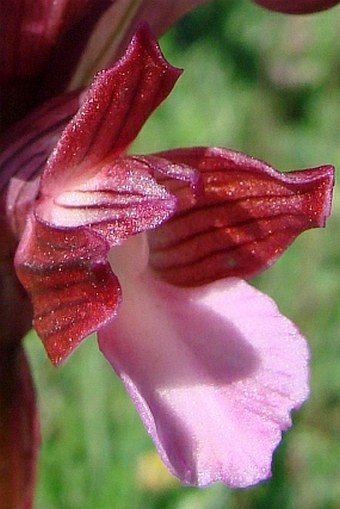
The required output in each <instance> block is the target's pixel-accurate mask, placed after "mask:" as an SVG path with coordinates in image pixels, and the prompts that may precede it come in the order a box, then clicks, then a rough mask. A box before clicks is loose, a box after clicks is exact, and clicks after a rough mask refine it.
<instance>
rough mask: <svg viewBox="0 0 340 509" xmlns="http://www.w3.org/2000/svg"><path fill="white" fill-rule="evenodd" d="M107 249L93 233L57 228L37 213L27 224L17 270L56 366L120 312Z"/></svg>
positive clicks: (106, 245)
mask: <svg viewBox="0 0 340 509" xmlns="http://www.w3.org/2000/svg"><path fill="white" fill-rule="evenodd" d="M108 249H109V247H108V243H107V242H106V240H105V239H103V238H102V237H100V236H99V235H98V234H97V233H95V232H93V231H91V230H90V229H87V228H73V229H66V228H64V229H60V228H59V229H58V228H55V227H52V226H49V225H47V224H44V223H43V222H41V221H39V220H37V218H36V217H35V216H34V215H33V214H32V215H31V217H30V218H29V220H28V223H27V226H26V229H25V231H24V235H23V237H22V239H21V242H20V244H19V247H18V250H17V253H16V257H15V267H16V272H17V275H18V277H19V279H20V281H21V283H22V284H23V286H24V287H25V289H26V290H27V292H28V293H29V294H30V296H31V299H32V302H33V307H34V327H35V329H36V331H37V333H38V334H39V336H40V337H41V338H42V340H43V342H44V345H45V348H46V350H47V353H48V355H49V357H50V358H51V360H52V362H53V363H54V364H59V363H60V362H62V361H63V360H64V359H65V358H66V357H67V356H68V355H69V354H70V353H71V352H72V350H73V349H74V348H75V347H76V346H77V345H78V344H79V343H80V341H81V340H82V339H84V338H85V337H87V336H88V335H89V334H91V333H92V332H95V331H96V330H98V329H99V328H100V327H101V326H102V325H103V324H105V323H107V322H108V321H109V320H111V319H112V318H113V317H114V316H115V314H116V312H117V307H118V305H119V303H120V299H121V296H120V294H121V292H120V286H119V283H118V280H117V278H116V277H115V275H114V274H113V273H112V271H111V269H110V266H109V264H108V262H107V260H106V257H107V252H108Z"/></svg>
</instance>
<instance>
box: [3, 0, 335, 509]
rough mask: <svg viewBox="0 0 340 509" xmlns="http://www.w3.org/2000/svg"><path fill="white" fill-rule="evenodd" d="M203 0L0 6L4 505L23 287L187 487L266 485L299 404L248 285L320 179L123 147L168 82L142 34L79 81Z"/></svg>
mask: <svg viewBox="0 0 340 509" xmlns="http://www.w3.org/2000/svg"><path fill="white" fill-rule="evenodd" d="M201 3H204V2H203V1H202V0H196V1H195V0H187V1H184V0H183V1H180V0H177V1H174V2H171V8H170V7H169V3H168V2H166V0H164V1H163V0H160V1H159V2H157V3H155V2H150V1H148V0H144V1H143V0H139V1H136V0H134V1H133V0H129V1H128V0H116V1H113V0H72V1H71V0H57V1H54V2H49V1H45V0H43V1H42V2H38V3H37V2H33V1H31V0H27V1H25V2H21V1H20V0H15V1H12V2H10V3H9V2H7V1H6V0H0V30H1V45H0V63H1V65H0V90H1V93H0V94H1V95H0V102H1V118H0V128H1V131H3V135H2V138H1V140H0V148H1V152H0V167H1V173H0V198H1V199H0V206H1V215H0V218H1V227H2V238H3V241H2V242H1V243H0V256H1V258H0V259H1V264H0V277H1V287H0V292H1V293H0V302H1V306H0V323H1V338H0V467H1V476H0V501H1V505H2V506H3V507H6V509H7V508H8V509H12V508H16V509H22V508H24V509H29V508H30V507H31V504H32V493H33V485H34V472H35V463H36V456H37V449H38V443H39V429H38V428H39V427H38V419H37V412H36V408H35V401H34V389H33V385H32V381H31V378H30V373H29V368H28V366H27V362H26V359H25V354H24V351H23V348H22V344H21V338H22V337H23V335H24V334H25V332H27V330H28V329H29V328H30V326H31V320H32V313H33V310H32V307H31V304H30V300H29V298H28V295H30V297H31V299H32V303H33V308H34V325H35V328H36V330H37V331H38V333H39V335H40V336H41V338H42V340H43V342H44V345H45V347H46V350H47V353H48V355H49V356H50V358H51V360H52V362H54V363H55V364H59V363H61V362H62V361H63V360H64V359H65V358H66V357H67V356H68V355H69V354H70V352H71V351H72V350H73V349H74V348H75V347H76V346H77V345H78V344H79V343H80V342H81V341H82V340H83V339H84V338H85V337H86V336H88V335H89V334H91V333H92V332H97V333H98V339H99V346H100V349H101V350H102V351H103V353H104V355H105V356H106V357H107V358H108V360H109V362H110V363H111V364H112V366H113V367H114V369H115V370H116V372H117V373H118V375H119V376H120V377H121V379H122V380H123V382H124V384H125V385H126V387H127V390H128V392H129V394H130V395H131V397H132V399H133V401H134V403H135V404H136V406H137V409H138V410H139V412H140V414H141V418H142V420H143V422H144V423H145V425H146V427H147V430H148V431H149V433H150V434H151V436H152V437H153V439H154V441H155V444H156V447H157V449H158V451H159V453H160V455H161V457H162V459H163V460H164V462H165V463H166V465H167V466H168V467H169V469H170V470H171V471H172V472H173V473H174V474H175V475H177V476H178V477H179V478H180V479H181V480H182V481H183V482H184V483H189V484H198V485H206V484H209V483H211V482H214V481H216V480H222V481H223V482H225V483H226V484H228V485H230V486H248V485H251V484H254V483H256V482H258V481H260V480H261V479H264V478H266V477H268V476H269V475H270V462H271V456H272V452H273V449H274V448H275V447H276V445H277V443H278V441H279V439H280V435H281V431H282V430H284V429H286V428H287V427H288V426H289V425H290V416H289V414H290V411H291V410H293V409H294V408H297V407H298V406H299V405H300V404H301V403H302V402H303V401H304V399H305V398H306V396H307V394H308V383H307V378H308V370H307V364H308V350H307V347H306V342H305V340H304V338H303V337H302V336H301V335H300V333H299V332H298V331H297V329H296V328H295V326H294V325H293V324H292V323H291V322H290V321H289V320H287V319H286V318H284V317H283V316H282V315H280V313H279V312H278V310H277V308H276V306H275V304H274V303H273V302H272V301H271V299H269V298H268V297H266V296H264V295H263V294H261V293H260V292H258V291H257V290H255V289H253V288H252V287H250V286H249V285H248V284H247V283H246V282H245V279H247V278H249V277H251V276H252V275H254V274H256V273H258V272H260V271H261V270H264V269H265V268H267V267H268V266H269V265H271V264H272V263H273V262H274V261H275V259H276V258H277V257H278V256H279V255H280V254H281V253H282V252H283V251H284V249H285V248H286V247H287V246H288V245H289V244H290V243H291V242H292V241H293V239H294V238H295V237H296V236H297V235H298V234H299V233H300V232H302V231H303V230H305V229H308V228H313V227H319V226H323V225H324V222H325V220H326V217H327V216H328V214H329V208H330V200H331V188H332V179H333V169H332V167H330V166H322V167H319V168H315V169H310V170H304V171H301V170H300V171H296V172H289V173H286V174H281V173H279V172H278V171H277V170H275V169H273V168H271V167H270V166H268V165H267V164H265V163H263V162H261V161H257V160H255V159H252V158H250V157H248V156H245V155H243V154H240V153H237V152H233V151H231V150H227V149H221V148H204V147H199V148H195V149H193V148H190V149H179V150H173V151H167V152H160V153H158V154H151V155H147V156H144V155H143V156H142V155H135V156H132V155H127V152H126V151H127V149H128V147H129V145H130V144H131V142H132V141H133V140H134V139H135V137H136V136H137V134H138V131H139V130H140V128H141V127H142V125H143V124H144V122H145V121H146V119H147V118H148V116H149V115H150V114H151V113H152V111H153V110H154V109H155V108H156V107H157V106H158V105H159V104H160V103H161V102H162V101H163V100H164V99H165V98H166V96H167V95H168V94H169V93H170V91H171V89H172V87H173V86H174V84H175V82H176V80H177V78H178V77H179V75H180V71H179V70H178V69H175V68H173V67H171V66H170V65H169V64H168V63H167V62H166V61H165V60H164V58H163V57H162V55H161V53H160V50H159V48H158V46H157V44H156V42H155V41H154V40H153V39H152V38H151V36H150V34H149V31H148V30H147V29H146V28H142V29H140V30H139V32H138V33H137V34H136V36H135V37H134V39H133V41H132V42H131V43H130V45H129V47H128V50H127V51H126V53H125V55H124V56H123V57H122V58H121V60H119V61H118V63H116V64H115V65H114V66H113V67H112V68H108V69H107V70H105V71H101V72H100V73H99V74H98V75H97V77H96V78H95V80H94V82H93V83H92V85H91V87H90V88H89V90H88V91H87V92H85V93H84V94H83V93H82V92H80V91H79V89H78V87H83V86H85V85H86V84H88V82H89V81H90V80H91V77H92V74H93V72H94V71H96V70H99V69H100V68H101V67H102V66H106V65H107V66H110V65H111V64H112V62H114V61H115V59H116V57H117V55H121V54H122V53H123V50H124V48H125V47H126V45H127V42H128V39H129V36H130V34H131V33H132V32H133V30H134V27H135V26H136V24H138V22H139V21H142V20H148V22H149V23H150V25H151V27H152V29H153V31H154V32H155V33H156V34H158V35H159V34H160V33H162V32H163V31H164V30H165V29H166V28H167V27H168V26H169V25H170V24H171V23H173V22H174V21H175V20H176V19H177V18H178V17H180V16H181V15H182V14H184V13H185V12H186V11H188V10H190V9H191V8H193V7H194V6H196V5H199V4H201ZM65 54H67V58H64V55H65ZM67 91H68V92H67ZM43 100H46V101H47V102H45V103H44V104H43V105H41V103H42V101H43ZM32 109H33V111H32V112H31V113H29V114H28V112H29V111H31V110H32ZM18 119H21V120H20V121H19V122H17V123H15V121H16V120H18ZM18 242H19V247H18V249H17V245H18ZM15 252H16V255H15V266H16V272H17V275H18V277H19V279H20V281H21V283H22V285H23V286H21V284H20V283H19V281H18V279H17V277H16V274H15V273H14V268H13V258H14V254H15ZM23 287H25V289H26V291H25V290H24V288H23ZM12 317H14V319H12ZM18 317H19V318H18ZM203 414H204V420H202V415H203Z"/></svg>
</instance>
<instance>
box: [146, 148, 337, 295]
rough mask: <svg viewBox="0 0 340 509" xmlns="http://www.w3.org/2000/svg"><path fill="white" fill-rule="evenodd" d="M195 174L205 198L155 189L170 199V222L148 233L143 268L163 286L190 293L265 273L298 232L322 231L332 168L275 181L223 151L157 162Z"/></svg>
mask: <svg viewBox="0 0 340 509" xmlns="http://www.w3.org/2000/svg"><path fill="white" fill-rule="evenodd" d="M157 156H159V157H162V158H164V159H166V160H168V161H169V163H173V164H176V165H178V166H180V165H181V164H182V165H184V166H185V167H191V168H193V169H195V170H196V171H198V172H199V173H200V174H201V178H202V181H203V188H204V192H203V193H199V194H196V195H193V193H192V192H191V190H190V189H189V187H188V186H187V185H185V184H184V183H180V182H178V181H172V180H169V179H167V178H166V177H164V176H162V177H159V178H158V181H159V182H160V183H162V184H163V185H166V187H168V189H169V190H171V192H172V193H173V194H175V195H176V196H177V199H178V201H179V205H178V207H177V212H176V214H175V216H174V217H173V218H171V220H169V221H167V222H166V223H165V224H164V225H162V226H161V227H160V228H158V229H157V230H155V231H153V232H149V244H150V264H151V266H152V268H153V269H154V270H156V271H157V273H158V274H159V275H160V276H161V277H162V278H163V279H165V280H166V281H168V282H170V283H172V284H175V285H180V286H197V285H201V284H205V283H207V282H211V281H215V280H217V279H220V278H223V277H230V276H232V277H233V276H237V277H242V278H248V277H250V276H253V275H255V274H256V273H258V272H259V271H262V270H264V269H266V268H267V267H268V266H269V265H271V264H272V263H273V262H274V261H275V260H276V259H277V258H278V256H279V255H280V254H281V253H282V252H283V251H284V250H285V249H286V248H287V246H288V245H289V244H290V243H291V242H292V241H293V240H294V239H295V237H297V235H299V234H300V233H301V232H302V231H304V230H306V229H308V228H315V227H319V226H324V223H325V220H326V218H327V216H328V214H329V210H330V204H331V193H332V187H333V172H334V169H333V168H332V167H331V166H321V167H319V168H314V169H309V170H301V171H295V172H288V173H280V172H278V171H277V170H275V169H274V168H272V167H270V166H268V165H267V164H265V163H264V162H262V161H258V160H256V159H253V158H251V157H249V156H246V155H244V154H241V153H238V152H233V151H231V150H227V149H217V148H193V149H179V150H172V151H168V152H163V153H161V154H157Z"/></svg>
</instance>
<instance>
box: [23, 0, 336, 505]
mask: <svg viewBox="0 0 340 509" xmlns="http://www.w3.org/2000/svg"><path fill="white" fill-rule="evenodd" d="M339 21H340V8H336V9H334V10H330V11H327V12H323V13H320V14H317V15H314V16H302V17H297V16H283V15H279V14H274V13H270V12H268V11H265V10H262V9H261V8H259V7H257V6H255V5H253V4H252V3H251V2H250V1H247V0H244V1H243V0H235V1H231V0H221V1H215V2H210V3H208V4H206V5H204V6H202V7H201V8H200V9H197V10H196V11H195V12H193V13H191V14H189V15H188V16H186V17H185V18H183V19H182V20H181V22H180V23H178V24H177V25H176V27H174V28H173V29H172V31H170V32H169V33H168V34H167V35H166V36H165V37H164V38H163V39H162V41H161V45H162V48H163V51H164V53H165V55H166V57H167V58H168V59H169V61H170V62H171V63H172V64H174V65H177V66H179V67H183V68H184V69H185V73H184V75H183V76H182V77H181V79H180V81H179V83H178V84H177V85H176V87H175V90H174V91H173V92H172V94H171V96H170V97H169V98H168V99H167V101H166V102H165V103H164V104H163V105H162V106H161V107H160V108H159V110H158V111H157V112H156V113H155V114H154V115H153V117H152V118H151V119H150V120H149V121H148V123H147V125H146V126H145V128H144V129H143V131H142V132H141V134H140V136H139V138H138V140H137V141H136V143H135V146H134V147H132V148H133V151H134V152H142V153H147V152H149V151H154V150H161V149H166V148H170V147H176V146H192V145H220V146H226V147H229V148H233V149H235V150H240V151H243V152H247V153H249V154H251V155H253V156H255V157H258V158H260V159H264V160H266V161H267V162H269V163H270V164H272V165H273V166H275V167H277V168H279V169H281V170H288V169H295V168H304V167H310V166H318V165H320V164H324V163H331V164H334V165H336V166H338V167H339V166H340V145H339V139H340V119H339V103H340V101H339V99H340V57H339V55H340V39H339V28H340V23H339ZM339 232H340V188H339V187H336V189H335V196H334V207H333V214H332V217H331V218H330V219H329V222H328V225H327V228H326V230H319V231H316V230H313V231H309V232H307V233H304V234H303V235H301V237H300V238H299V239H298V240H297V241H296V242H295V243H294V245H293V246H291V247H290V248H289V250H288V251H287V252H286V253H285V254H284V255H283V256H282V258H281V259H280V260H279V261H278V262H277V263H276V264H275V266H274V267H272V268H271V269H270V270H268V271H267V272H266V273H264V274H263V275H261V276H260V277H259V278H257V279H256V280H255V281H254V284H255V285H256V286H258V287H259V288H261V289H262V290H263V291H265V292H266V293H268V294H270V295H271V296H272V297H274V298H275V300H276V301H277V303H278V304H279V307H280V309H281V311H282V312H283V313H284V314H286V315H288V316H289V317H290V318H291V319H292V320H294V321H295V322H296V323H297V324H298V326H299V327H300V329H301V330H302V332H303V333H304V334H305V335H306V336H307V337H308V339H309V342H310V348H311V352H312V364H311V387H312V393H311V398H310V400H309V401H308V403H307V404H305V405H304V407H303V409H302V410H300V411H299V412H298V413H297V414H296V415H295V416H294V423H295V425H294V427H293V428H292V429H291V430H290V431H289V432H288V433H286V435H285V437H284V440H283V443H282V445H281V446H280V448H279V450H278V452H277V453H276V454H275V459H274V465H273V478H272V480H270V481H268V482H266V483H264V484H262V485H261V486H258V487H255V488H251V489H248V490H236V491H232V490H229V489H228V488H226V487H224V486H222V485H215V486H212V487H210V488H207V489H204V490H199V489H195V488H182V487H180V486H179V484H178V483H177V482H175V481H173V480H172V478H171V477H170V476H167V474H166V473H165V472H164V471H163V469H162V467H161V466H160V464H159V463H158V461H157V457H156V455H155V453H154V449H153V445H152V443H151V441H150V439H149V438H148V436H147V434H146V432H145V430H144V429H143V427H142V425H141V424H140V422H139V418H138V416H137V414H136V412H135V410H134V408H133V407H132V404H131V403H130V401H129V399H128V396H127V395H126V394H125V392H124V390H123V388H122V387H121V385H120V382H119V381H118V380H117V378H116V377H115V375H114V373H113V372H112V371H111V369H110V367H109V366H108V365H107V363H106V361H105V360H104V358H102V356H101V354H100V353H99V351H98V349H97V346H96V342H95V340H94V339H93V338H91V339H89V340H87V341H86V342H84V344H83V345H81V347H80V348H79V349H78V350H77V351H76V352H75V353H74V355H72V357H71V358H70V359H69V360H68V361H67V362H66V363H65V365H64V366H63V367H61V368H60V369H58V370H56V369H55V368H53V367H52V366H51V365H50V363H49V361H48V360H47V358H46V356H45V353H44V351H43V348H42V346H41V344H40V341H39V340H38V339H37V338H36V337H35V335H34V334H33V333H31V334H30V335H29V336H28V338H27V340H26V345H27V348H28V351H29V356H30V360H31V363H32V367H33V373H34V377H35V380H36V384H37V392H38V399H39V405H40V412H41V421H42V451H41V456H40V468H39V476H38V488H37V497H36V506H35V507H36V509H94V508H98V509H156V508H158V509H222V508H223V509H229V508H230V509H236V508H237V509H246V508H254V509H256V508H265V509H274V508H275V509H278V508H284V509H296V508H299V509H333V508H334V509H335V508H336V507H339V505H337V504H338V503H339V501H340V435H339V430H340V405H339V399H340V397H339V395H340V369H339V364H340V341H339V336H340V278H339V275H340V240H339ZM225 439H226V440H228V437H227V436H226V437H225Z"/></svg>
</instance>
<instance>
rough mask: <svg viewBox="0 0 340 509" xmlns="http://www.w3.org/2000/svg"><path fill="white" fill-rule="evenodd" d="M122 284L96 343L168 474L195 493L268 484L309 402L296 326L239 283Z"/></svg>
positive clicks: (138, 280) (143, 279)
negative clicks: (294, 420)
mask: <svg viewBox="0 0 340 509" xmlns="http://www.w3.org/2000/svg"><path fill="white" fill-rule="evenodd" d="M114 249H117V252H118V250H119V249H121V248H114ZM114 257H115V255H113V258H112V260H114V259H115V258H114ZM124 259H125V257H124ZM111 263H112V265H113V267H114V269H116V266H115V263H114V261H111ZM123 271H124V270H123ZM118 277H119V278H120V280H121V283H122V291H123V295H124V298H123V303H122V307H121V309H120V312H119V314H118V316H117V318H116V319H115V320H114V321H113V322H111V323H110V324H109V325H108V326H106V327H104V328H103V329H102V330H101V331H100V332H99V345H100V348H101V350H102V352H103V353H104V355H105V356H106V357H107V359H108V361H109V362H110V363H111V365H112V366H113V368H114V369H115V370H116V372H117V373H118V375H119V376H120V377H121V379H122V380H123V382H124V384H125V386H126V388H127V390H128V392H129V394H130V396H131V398H132V400H133V402H134V403H135V405H136V407H137V409H138V411H139V413H140V415H141V418H142V420H143V422H144V424H145V426H146V429H147V430H148V432H149V433H150V434H151V436H152V438H153V440H154V442H155V444H156V447H157V449H158V452H159V454H160V456H161V457H162V459H163V461H164V462H165V464H166V465H167V466H168V468H169V469H170V470H171V472H173V473H174V474H175V475H176V476H177V477H179V478H180V480H181V481H182V482H184V483H187V484H195V485H200V486H205V485H208V484H210V483H212V482H215V481H222V482H224V483H225V484H227V485H229V486H232V487H246V486H250V485H253V484H255V483H257V482H259V481H261V480H263V479H266V478H267V477H269V476H270V469H271V458H272V453H273V451H274V449H275V448H276V446H277V444H278V442H279V441H280V437H281V431H283V430H285V429H287V428H288V427H289V426H290V424H291V420H290V411H291V410H293V409H294V408H296V407H298V406H299V405H301V403H302V402H303V401H304V400H305V398H306V397H307V395H308V368H307V361H308V350H307V347H306V342H305V340H304V338H303V337H302V336H301V335H300V333H299V332H298V331H297V329H296V328H295V326H294V325H293V324H292V323H291V322H290V321H289V320H288V319H286V318H285V317H283V316H282V315H281V314H280V313H279V311H278V309H277V307H276V305H275V304H274V302H273V301H272V300H271V299H270V298H269V297H267V296H265V295H263V294H262V293H260V292H259V291H258V290H255V289H254V288H252V287H250V286H248V285H247V283H245V282H244V281H242V280H238V279H234V278H230V279H225V280H222V281H219V282H216V283H212V284H210V285H208V286H205V287H202V288H199V289H198V288H197V289H178V288H176V287H173V286H171V285H168V284H167V283H163V282H161V281H158V280H156V279H153V277H152V276H151V274H150V273H149V274H147V273H144V275H139V276H137V277H135V278H134V279H133V281H130V283H128V279H127V280H126V281H124V277H122V276H121V274H120V273H119V270H118Z"/></svg>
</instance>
